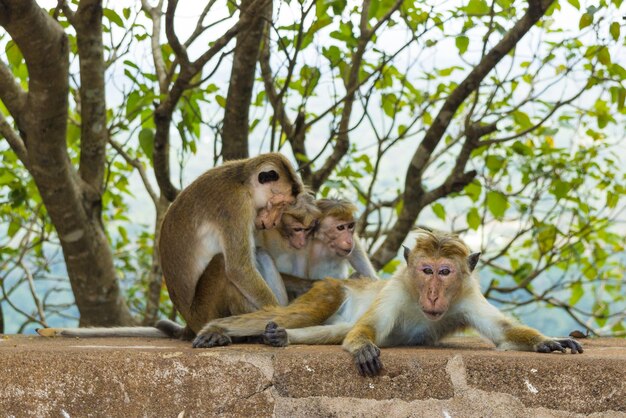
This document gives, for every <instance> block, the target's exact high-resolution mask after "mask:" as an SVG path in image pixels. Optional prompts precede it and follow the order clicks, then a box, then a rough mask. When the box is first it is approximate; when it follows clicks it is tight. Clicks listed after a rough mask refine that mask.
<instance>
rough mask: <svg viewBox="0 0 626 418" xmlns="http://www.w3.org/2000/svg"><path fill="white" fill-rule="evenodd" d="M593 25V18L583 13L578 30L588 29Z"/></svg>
mask: <svg viewBox="0 0 626 418" xmlns="http://www.w3.org/2000/svg"><path fill="white" fill-rule="evenodd" d="M592 23H593V16H592V15H591V14H589V13H583V15H582V16H581V17H580V22H578V29H582V28H586V27H587V26H589V25H591V24H592Z"/></svg>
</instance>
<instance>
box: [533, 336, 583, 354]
mask: <svg viewBox="0 0 626 418" xmlns="http://www.w3.org/2000/svg"><path fill="white" fill-rule="evenodd" d="M568 348H569V349H570V351H571V352H572V354H576V353H582V352H583V347H582V345H580V343H579V342H578V341H576V340H574V339H572V338H546V339H545V340H543V341H541V342H540V343H538V344H536V345H535V351H536V352H538V353H551V352H552V351H560V352H562V353H565V352H566V351H567V349H568Z"/></svg>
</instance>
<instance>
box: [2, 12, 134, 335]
mask: <svg viewBox="0 0 626 418" xmlns="http://www.w3.org/2000/svg"><path fill="white" fill-rule="evenodd" d="M0 9H1V10H0V11H2V13H1V15H2V16H1V17H0V24H1V25H2V26H3V27H4V28H5V29H6V31H7V32H8V33H9V35H10V36H11V38H12V39H13V41H14V42H15V43H16V45H17V46H18V47H19V48H20V50H21V51H22V54H23V55H24V59H25V60H26V63H27V65H28V70H29V83H28V92H24V91H17V92H16V89H19V86H17V85H13V86H12V87H11V86H9V83H7V82H6V80H2V81H0V98H2V99H3V101H4V100H5V97H9V98H11V97H13V96H15V94H17V95H18V96H19V95H24V96H25V98H26V99H25V100H24V101H21V102H20V101H10V102H8V103H7V104H8V105H7V108H8V109H9V111H10V112H11V115H12V116H13V118H14V120H15V121H16V123H17V125H18V127H19V130H20V132H21V136H22V139H23V141H24V145H25V149H26V150H27V154H26V156H25V160H23V162H24V165H25V166H26V167H27V168H28V170H29V172H30V174H31V175H32V176H33V179H34V181H35V184H36V185H37V188H38V189H39V193H40V194H41V197H42V200H43V202H44V204H45V205H46V209H47V210H48V213H49V215H50V218H51V220H52V223H53V224H54V226H55V228H56V230H57V233H58V235H59V239H60V242H61V247H62V248H63V256H64V258H65V263H66V267H67V272H68V275H69V278H70V283H71V286H72V290H73V293H74V297H75V299H76V305H77V306H78V310H79V312H80V316H81V317H80V325H81V326H87V325H120V324H122V325H123V324H131V323H133V320H132V317H131V315H130V311H129V310H128V307H127V305H126V303H125V301H124V299H123V297H122V295H121V293H120V289H119V286H118V281H117V278H116V274H115V268H114V266H113V255H112V252H111V248H110V245H109V242H108V241H107V238H106V235H105V232H104V227H103V225H102V222H101V219H100V205H101V193H100V190H98V189H97V188H96V187H94V186H92V185H91V184H89V183H88V182H87V181H85V179H82V178H81V177H80V176H79V174H78V172H77V171H76V169H75V168H74V167H73V165H72V163H71V161H70V158H69V155H68V152H67V145H66V132H67V114H68V93H69V83H68V79H69V47H68V40H67V36H66V34H65V33H64V31H63V29H62V28H61V26H60V25H59V24H58V23H57V22H56V21H55V20H54V19H52V17H51V16H50V15H49V14H47V13H46V12H44V11H43V10H42V9H41V8H40V7H39V6H38V5H37V3H36V2H35V1H33V0H0ZM97 25H101V22H99V21H98V23H97ZM100 43H101V40H100ZM5 74H6V73H5ZM7 86H9V87H11V89H12V91H8V90H7V88H6V87H7ZM3 87H5V88H3ZM91 93H93V92H91ZM102 129H106V127H105V126H103V127H102ZM12 146H13V145H12ZM96 154H97V152H96ZM102 161H103V159H102ZM96 171H98V169H96ZM97 176H98V174H96V175H95V176H90V177H91V178H92V179H93V178H97ZM93 184H97V181H96V182H94V183H93Z"/></svg>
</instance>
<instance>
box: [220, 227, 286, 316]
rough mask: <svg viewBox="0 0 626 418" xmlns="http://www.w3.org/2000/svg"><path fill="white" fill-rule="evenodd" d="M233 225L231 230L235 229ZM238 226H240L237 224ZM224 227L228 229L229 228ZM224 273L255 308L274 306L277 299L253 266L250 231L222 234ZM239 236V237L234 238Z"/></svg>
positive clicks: (276, 303)
mask: <svg viewBox="0 0 626 418" xmlns="http://www.w3.org/2000/svg"><path fill="white" fill-rule="evenodd" d="M236 227H237V226H233V227H232V228H233V229H232V230H236V229H234V228H236ZM239 228H242V227H241V226H239ZM225 229H226V230H227V231H228V230H230V228H226V227H225ZM221 238H222V241H223V247H224V248H223V250H224V251H223V253H224V263H225V273H226V277H227V278H228V280H229V281H230V282H231V283H232V284H233V285H234V286H235V287H236V288H237V289H238V290H239V292H241V294H243V296H244V297H245V298H246V299H247V300H248V302H249V303H250V304H251V305H252V306H254V307H255V308H256V309H260V308H262V307H264V306H276V305H278V300H277V299H276V297H275V296H274V293H272V290H271V289H270V287H269V286H268V284H267V283H266V282H265V280H264V279H263V276H261V273H259V271H258V270H257V268H256V266H255V259H254V252H255V250H254V240H253V237H252V232H250V233H249V234H245V233H244V234H241V235H240V236H235V235H232V236H227V234H223V235H222V237H221ZM236 238H239V239H236Z"/></svg>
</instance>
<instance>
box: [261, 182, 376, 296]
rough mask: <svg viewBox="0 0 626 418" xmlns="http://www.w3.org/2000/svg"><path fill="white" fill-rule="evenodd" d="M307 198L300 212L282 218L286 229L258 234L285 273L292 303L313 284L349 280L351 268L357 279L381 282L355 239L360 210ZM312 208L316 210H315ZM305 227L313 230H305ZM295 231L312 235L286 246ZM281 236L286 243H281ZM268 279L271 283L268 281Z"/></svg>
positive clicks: (333, 201) (340, 202)
mask: <svg viewBox="0 0 626 418" xmlns="http://www.w3.org/2000/svg"><path fill="white" fill-rule="evenodd" d="M302 196H304V194H301V195H300V197H299V198H298V200H301V199H303V198H302ZM307 196H308V197H307V198H306V199H307V203H306V205H304V204H302V205H301V206H302V208H301V209H299V211H296V210H294V209H291V208H290V209H288V210H289V211H290V213H288V212H287V211H286V212H285V214H284V215H283V218H282V219H283V220H284V219H285V218H286V225H285V228H281V227H278V228H276V230H269V231H266V230H263V231H259V232H258V233H257V236H259V239H257V243H258V245H259V246H260V247H262V249H264V250H266V251H267V253H269V255H270V256H271V258H272V259H273V260H274V261H275V263H276V268H277V269H278V271H279V272H280V273H281V277H282V281H283V283H284V285H285V287H286V290H287V293H288V296H289V300H293V299H295V297H297V296H300V295H301V294H303V293H305V292H306V291H308V290H310V289H311V287H312V285H313V280H320V279H323V278H325V277H334V278H339V279H344V278H347V277H348V267H349V266H350V265H351V266H352V267H353V269H354V270H355V273H354V274H356V275H357V276H361V277H362V276H365V277H372V278H377V277H378V276H377V274H376V271H375V269H374V267H373V266H372V264H371V262H370V260H369V258H368V256H367V254H366V253H365V250H364V249H363V247H362V245H361V241H360V239H359V237H358V236H356V235H354V225H355V220H354V218H355V213H356V212H357V208H356V206H354V205H353V204H352V203H350V202H348V201H347V200H341V199H319V200H317V201H313V200H312V199H313V197H312V195H307ZM312 205H315V206H314V207H311V206H312ZM314 209H315V210H314ZM305 215H306V217H305ZM314 217H315V218H314ZM313 219H315V223H314V224H313V223H312V220H313ZM281 222H282V220H281ZM303 225H305V226H306V225H312V226H311V227H310V228H304V229H303V228H302V226H303ZM284 229H287V232H285V231H284ZM294 230H295V231H303V230H304V231H307V232H308V234H307V235H306V237H301V238H300V239H299V241H298V242H297V243H292V241H291V240H290V241H289V244H290V245H286V241H285V239H287V237H288V236H289V233H292V234H293V232H290V231H294ZM309 231H310V232H309ZM280 236H282V237H284V238H285V239H282V240H281V239H280ZM311 236H312V238H310V237H311ZM257 254H259V253H257ZM268 269H271V266H268ZM264 277H265V275H264ZM265 278H266V280H268V277H265ZM272 281H275V280H272Z"/></svg>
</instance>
